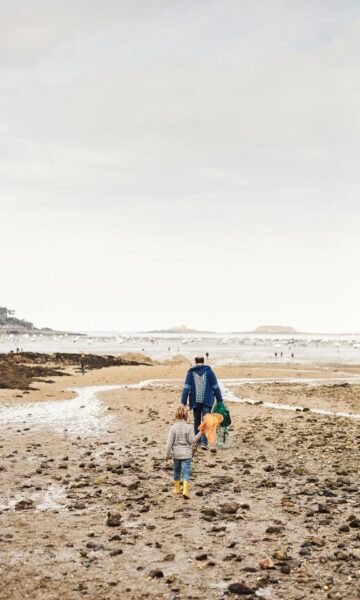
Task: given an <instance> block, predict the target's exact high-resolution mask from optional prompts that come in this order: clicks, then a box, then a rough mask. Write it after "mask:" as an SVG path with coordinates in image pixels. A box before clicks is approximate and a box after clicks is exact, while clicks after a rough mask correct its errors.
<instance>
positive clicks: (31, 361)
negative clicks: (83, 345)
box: [0, 352, 152, 390]
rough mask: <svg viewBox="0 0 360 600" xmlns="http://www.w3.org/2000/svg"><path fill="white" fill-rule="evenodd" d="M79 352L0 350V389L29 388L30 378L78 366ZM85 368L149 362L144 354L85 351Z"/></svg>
mask: <svg viewBox="0 0 360 600" xmlns="http://www.w3.org/2000/svg"><path fill="white" fill-rule="evenodd" d="M79 360H80V355H79V353H75V352H74V353H70V352H55V353H53V354H49V353H41V352H16V353H15V352H9V353H6V354H0V389H1V388H2V389H18V390H29V389H34V388H31V387H30V386H31V384H32V383H33V382H39V381H45V382H46V383H52V381H49V380H48V379H49V377H64V376H67V375H69V373H68V372H67V371H66V369H68V368H69V367H70V368H73V369H78V370H80V368H79ZM84 362H85V365H86V369H87V370H93V369H103V368H105V367H119V366H139V365H150V364H152V361H151V359H150V358H148V357H146V356H138V355H137V356H136V355H134V356H131V355H130V356H129V355H124V356H112V355H102V354H84Z"/></svg>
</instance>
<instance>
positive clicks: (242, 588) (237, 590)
mask: <svg viewBox="0 0 360 600" xmlns="http://www.w3.org/2000/svg"><path fill="white" fill-rule="evenodd" d="M228 591H229V592H230V593H231V594H237V595H239V596H250V595H252V594H254V592H255V590H253V589H252V588H250V587H249V586H248V585H246V583H242V582H241V581H238V582H234V583H230V584H229V586H228Z"/></svg>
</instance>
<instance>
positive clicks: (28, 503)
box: [15, 499, 35, 510]
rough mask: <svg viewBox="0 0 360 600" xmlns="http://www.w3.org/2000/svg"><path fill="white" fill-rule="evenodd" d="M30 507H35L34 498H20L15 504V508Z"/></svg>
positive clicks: (23, 508) (25, 508) (27, 508)
mask: <svg viewBox="0 0 360 600" xmlns="http://www.w3.org/2000/svg"><path fill="white" fill-rule="evenodd" d="M30 508H35V505H34V501H33V500H30V499H28V500H20V501H19V502H17V503H16V504H15V510H29V509H30Z"/></svg>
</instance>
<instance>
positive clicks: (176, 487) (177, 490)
mask: <svg viewBox="0 0 360 600" xmlns="http://www.w3.org/2000/svg"><path fill="white" fill-rule="evenodd" d="M174 494H180V480H178V481H175V486H174Z"/></svg>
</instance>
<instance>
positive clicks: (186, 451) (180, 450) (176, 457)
mask: <svg viewBox="0 0 360 600" xmlns="http://www.w3.org/2000/svg"><path fill="white" fill-rule="evenodd" d="M187 420H188V411H187V409H186V408H185V406H179V407H178V409H177V410H176V413H175V423H174V425H172V427H170V431H169V433H168V438H167V443H166V449H165V459H166V460H167V459H168V458H170V457H171V456H172V458H173V461H174V482H175V487H174V494H180V478H181V473H182V476H183V482H184V483H183V496H184V498H190V492H189V480H190V474H191V458H192V453H193V446H194V444H195V442H196V441H197V439H199V438H200V436H201V433H198V434H197V435H195V434H194V433H193V428H192V426H191V425H189V424H188V422H187Z"/></svg>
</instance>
